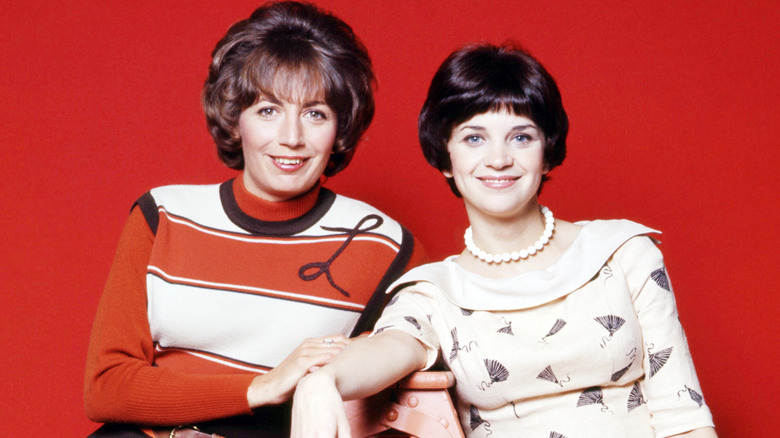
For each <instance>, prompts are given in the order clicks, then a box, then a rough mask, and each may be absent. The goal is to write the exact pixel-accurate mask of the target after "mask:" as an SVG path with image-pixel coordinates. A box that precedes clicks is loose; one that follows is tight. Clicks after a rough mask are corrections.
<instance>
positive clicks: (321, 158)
mask: <svg viewBox="0 0 780 438" xmlns="http://www.w3.org/2000/svg"><path fill="white" fill-rule="evenodd" d="M336 129H337V124H336V113H335V111H334V110H333V109H332V108H331V107H330V106H328V105H327V104H326V103H325V102H324V101H322V100H318V99H312V100H305V101H303V102H288V101H280V100H277V99H275V98H273V97H264V96H261V97H260V100H259V101H258V102H257V103H256V104H254V105H252V106H250V107H249V108H247V109H245V110H244V111H243V112H242V113H241V116H240V117H239V119H238V131H239V134H240V135H241V148H242V150H243V154H244V185H245V186H246V188H247V190H249V192H250V193H253V194H255V195H257V196H259V197H261V198H263V199H266V200H269V201H286V200H288V199H291V198H294V197H296V196H299V195H302V194H304V193H306V192H308V191H309V190H310V189H311V188H312V187H314V185H315V184H317V182H318V181H319V180H320V177H321V176H322V173H323V172H324V171H325V167H326V166H327V165H328V160H329V159H330V155H331V151H332V150H333V143H334V142H335V140H336Z"/></svg>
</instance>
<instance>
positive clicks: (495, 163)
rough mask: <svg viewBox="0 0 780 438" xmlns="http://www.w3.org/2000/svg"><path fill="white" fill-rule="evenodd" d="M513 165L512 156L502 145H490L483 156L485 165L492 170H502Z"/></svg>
mask: <svg viewBox="0 0 780 438" xmlns="http://www.w3.org/2000/svg"><path fill="white" fill-rule="evenodd" d="M513 163H514V161H513V160H512V155H511V154H510V153H509V150H508V149H507V147H506V145H504V144H493V145H491V146H490V148H489V149H488V153H487V155H486V156H485V165H486V166H488V167H492V168H493V169H503V168H505V167H509V166H511V165H512V164H513Z"/></svg>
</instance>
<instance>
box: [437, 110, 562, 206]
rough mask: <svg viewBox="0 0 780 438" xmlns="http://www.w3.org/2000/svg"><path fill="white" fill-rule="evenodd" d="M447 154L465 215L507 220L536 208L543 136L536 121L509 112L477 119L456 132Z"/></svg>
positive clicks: (542, 171) (543, 169) (542, 165)
mask: <svg viewBox="0 0 780 438" xmlns="http://www.w3.org/2000/svg"><path fill="white" fill-rule="evenodd" d="M447 150H448V151H449V154H450V160H451V162H452V171H450V172H447V171H445V172H443V173H444V176H446V177H448V178H450V177H452V178H453V179H454V181H455V185H456V186H457V187H458V190H459V191H460V193H461V195H463V200H464V202H465V205H466V211H467V212H468V213H469V216H470V217H471V215H472V213H476V214H481V215H488V216H493V217H501V218H507V217H512V216H515V215H519V214H522V213H524V212H526V211H530V209H531V208H534V209H535V208H536V205H537V200H536V195H537V192H538V190H539V185H540V184H541V181H542V176H543V175H544V174H545V173H547V166H546V165H545V162H544V134H543V133H542V131H541V129H539V127H538V126H536V123H534V122H533V120H531V119H529V118H527V117H523V116H518V115H515V114H512V113H510V112H509V111H491V112H487V113H483V114H478V115H476V116H474V117H472V118H471V119H469V120H467V121H465V122H463V123H461V124H460V125H457V126H455V127H454V128H453V129H452V135H451V136H450V141H449V142H448V144H447Z"/></svg>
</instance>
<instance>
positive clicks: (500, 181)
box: [485, 179, 511, 184]
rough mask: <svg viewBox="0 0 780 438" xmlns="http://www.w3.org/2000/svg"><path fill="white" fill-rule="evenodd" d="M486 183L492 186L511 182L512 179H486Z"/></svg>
mask: <svg viewBox="0 0 780 438" xmlns="http://www.w3.org/2000/svg"><path fill="white" fill-rule="evenodd" d="M485 181H486V182H489V183H492V184H498V183H504V182H507V181H511V179H486V180H485Z"/></svg>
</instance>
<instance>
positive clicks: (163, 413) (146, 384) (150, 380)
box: [84, 206, 256, 426]
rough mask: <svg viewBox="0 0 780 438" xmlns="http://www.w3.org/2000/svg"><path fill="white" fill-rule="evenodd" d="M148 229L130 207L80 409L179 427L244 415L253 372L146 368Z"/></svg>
mask: <svg viewBox="0 0 780 438" xmlns="http://www.w3.org/2000/svg"><path fill="white" fill-rule="evenodd" d="M153 244H154V234H153V233H152V230H151V229H150V228H149V225H148V224H147V222H146V220H145V219H144V216H143V214H142V213H141V210H140V208H138V207H137V206H136V207H134V208H133V210H132V211H131V213H130V217H129V218H128V221H127V223H126V224H125V228H124V230H123V231H122V235H121V237H120V239H119V245H118V247H117V252H116V256H115V258H114V262H113V265H112V267H111V271H110V273H109V276H108V280H107V282H106V286H105V289H104V290H103V296H102V298H101V300H100V304H99V306H98V311H97V316H96V317H95V322H94V325H93V327H92V335H91V338H90V342H89V350H88V354H87V364H86V376H85V391H84V392H85V401H84V405H85V410H86V414H87V416H88V417H89V418H90V419H91V420H93V421H97V422H120V423H136V424H145V425H160V426H164V425H171V426H175V425H180V424H191V423H196V422H202V421H207V420H211V419H216V418H224V417H229V416H234V415H241V414H249V413H251V411H250V409H249V404H248V401H247V397H246V394H247V390H248V388H249V385H250V383H251V382H252V379H254V377H255V376H256V375H255V374H236V375H194V374H184V373H177V372H172V371H170V370H165V369H161V368H158V367H156V366H153V363H154V344H153V342H152V336H151V332H150V329H149V320H148V318H147V313H146V308H147V301H146V267H147V264H148V261H149V257H150V255H151V252H152V246H153Z"/></svg>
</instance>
